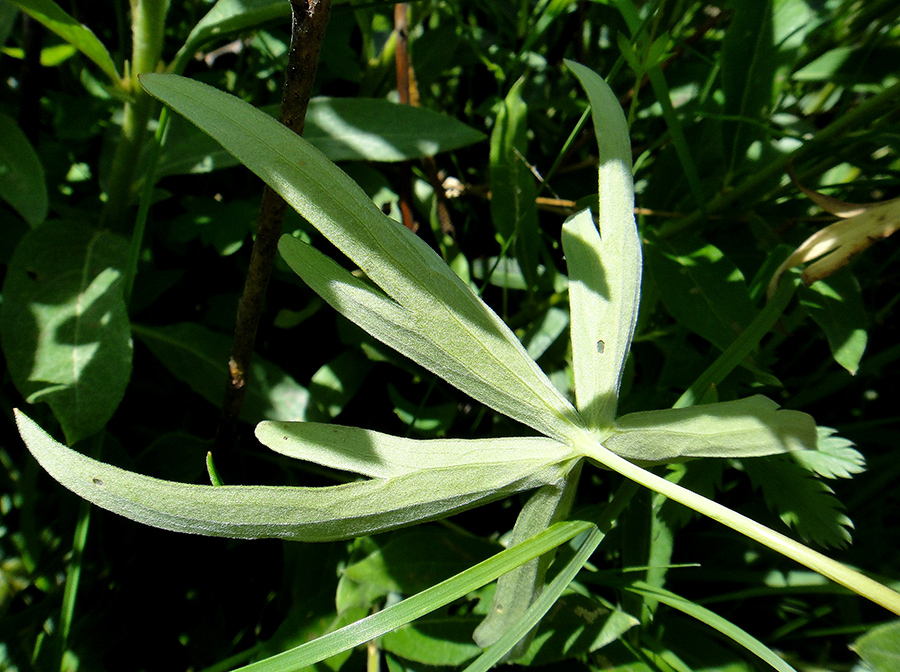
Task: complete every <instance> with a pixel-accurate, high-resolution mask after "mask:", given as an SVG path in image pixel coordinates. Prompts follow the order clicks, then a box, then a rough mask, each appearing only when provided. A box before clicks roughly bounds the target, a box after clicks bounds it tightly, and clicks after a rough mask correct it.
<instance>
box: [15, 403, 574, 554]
mask: <svg viewBox="0 0 900 672" xmlns="http://www.w3.org/2000/svg"><path fill="white" fill-rule="evenodd" d="M16 422H17V423H18V425H19V433H20V434H21V435H22V438H23V439H24V440H25V443H26V444H27V446H28V449H29V450H30V451H31V453H32V454H33V455H34V457H35V458H36V459H37V461H38V462H40V464H41V466H42V467H43V468H44V469H45V470H46V471H47V472H48V473H49V474H50V475H51V476H52V477H53V478H55V479H56V480H57V481H59V482H60V483H61V484H62V485H64V486H65V487H67V488H68V489H69V490H71V491H72V492H74V493H75V494H77V495H78V496H80V497H83V498H84V499H87V500H88V501H90V502H92V503H94V504H96V505H97V506H99V507H101V508H104V509H107V510H109V511H113V512H115V513H118V514H120V515H122V516H125V517H126V518H130V519H131V520H135V521H138V522H140V523H144V524H146V525H151V526H153V527H159V528H162V529H165V530H172V531H174V532H185V533H189V534H203V535H207V536H212V537H230V538H235V539H259V538H278V539H289V540H293V541H332V540H336V539H349V538H352V537H359V536H363V535H366V534H373V533H376V532H383V531H385V530H391V529H395V528H398V527H403V526H405V525H409V524H412V523H417V522H423V521H427V520H434V519H436V518H440V517H443V516H447V515H450V514H452V513H456V512H458V511H463V510H465V509H468V508H471V507H473V506H477V505H479V504H483V503H485V502H489V501H492V500H495V499H501V498H503V497H507V496H509V495H511V494H514V493H516V492H520V491H523V490H533V489H534V488H538V487H541V486H543V485H545V484H547V483H553V482H556V481H558V480H560V479H562V478H563V477H564V476H565V474H566V472H567V471H568V470H569V469H570V468H571V466H572V463H571V462H567V463H563V464H554V463H552V462H550V461H548V460H547V459H529V460H521V459H518V458H516V459H514V460H513V461H507V462H502V463H494V464H468V465H464V466H459V467H443V468H435V469H424V470H421V471H416V472H412V473H407V474H403V475H400V476H397V477H395V478H379V479H373V480H368V481H358V482H355V483H347V484H343V485H336V486H330V487H324V488H303V487H300V488H298V487H279V486H218V487H216V486H207V485H188V484H184V483H173V482H171V481H162V480H159V479H156V478H150V477H149V476H143V475H141V474H136V473H133V472H130V471H125V470H124V469H119V468H118V467H114V466H111V465H108V464H105V463H103V462H98V461H97V460H93V459H91V458H88V457H85V456H84V455H82V454H80V453H78V452H76V451H74V450H71V449H70V448H66V447H65V446H63V445H62V444H61V443H59V442H57V441H55V440H54V439H53V438H51V437H50V435H49V434H47V433H46V432H45V431H44V430H42V429H41V428H40V427H39V426H38V425H37V424H36V423H35V422H34V421H33V420H31V419H30V418H28V417H27V416H25V415H24V414H22V413H21V412H19V411H18V410H17V411H16Z"/></svg>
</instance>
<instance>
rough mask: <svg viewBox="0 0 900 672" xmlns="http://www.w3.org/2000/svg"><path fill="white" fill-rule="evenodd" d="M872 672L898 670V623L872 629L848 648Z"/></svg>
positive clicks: (899, 645)
mask: <svg viewBox="0 0 900 672" xmlns="http://www.w3.org/2000/svg"><path fill="white" fill-rule="evenodd" d="M850 648H851V649H853V650H854V651H856V653H858V654H859V657H860V658H862V659H863V660H864V661H865V662H866V664H867V665H868V666H869V667H870V668H871V669H872V672H896V670H898V669H900V621H892V622H890V623H886V624H884V625H882V626H880V627H878V628H874V629H873V630H871V631H870V632H868V633H866V634H865V635H863V636H862V637H860V638H859V639H857V640H856V641H855V642H853V644H852V645H851V646H850Z"/></svg>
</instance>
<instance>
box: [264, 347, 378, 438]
mask: <svg viewBox="0 0 900 672" xmlns="http://www.w3.org/2000/svg"><path fill="white" fill-rule="evenodd" d="M373 366H374V362H373V361H372V360H371V359H369V358H368V357H366V356H365V355H363V354H362V353H361V352H360V351H359V350H357V349H352V350H345V351H344V352H342V353H340V354H339V355H337V356H336V357H334V358H332V359H331V360H330V361H328V362H326V363H325V364H323V365H322V366H320V367H319V370H318V371H316V372H315V373H314V374H313V376H312V378H311V379H310V381H309V394H310V404H309V409H308V410H307V413H306V417H305V418H302V417H301V416H299V415H295V416H294V417H292V418H288V417H285V418H279V419H280V420H309V421H313V422H328V421H329V420H333V419H334V418H336V417H338V416H339V415H340V414H341V412H343V410H344V407H345V406H346V405H347V404H348V403H350V400H351V399H353V397H354V396H356V393H357V392H358V391H359V388H360V387H361V386H362V384H363V382H364V381H365V379H366V376H368V375H369V372H370V371H371V370H372V367H373Z"/></svg>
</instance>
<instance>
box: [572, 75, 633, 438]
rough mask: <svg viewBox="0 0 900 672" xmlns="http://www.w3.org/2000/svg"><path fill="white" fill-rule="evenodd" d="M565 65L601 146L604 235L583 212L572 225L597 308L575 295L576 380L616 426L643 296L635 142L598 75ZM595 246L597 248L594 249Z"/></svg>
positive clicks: (591, 407) (586, 404)
mask: <svg viewBox="0 0 900 672" xmlns="http://www.w3.org/2000/svg"><path fill="white" fill-rule="evenodd" d="M566 65H567V66H568V67H569V68H570V69H571V70H572V72H574V73H575V76H576V77H578V79H579V81H580V82H581V84H582V86H583V87H584V90H585V92H586V93H587V96H588V100H589V101H590V104H591V111H592V113H593V116H594V131H595V133H596V136H597V144H598V146H599V151H600V171H599V186H600V236H599V242H598V239H597V236H596V235H595V233H592V232H591V231H590V230H589V227H588V224H587V221H586V220H585V219H583V218H581V219H578V220H577V221H575V222H573V223H572V225H571V226H570V229H569V230H570V232H573V229H574V231H575V232H577V233H576V235H573V236H572V237H570V242H576V241H578V242H579V244H578V245H577V246H576V247H573V248H572V250H573V254H574V255H575V256H576V257H577V260H576V264H575V267H572V268H570V282H571V281H572V279H573V276H574V280H575V281H576V282H577V283H580V284H579V285H578V286H577V287H578V288H577V289H576V292H578V293H581V292H584V293H593V294H594V296H593V297H591V299H590V303H591V304H593V305H591V306H590V308H591V309H593V310H595V311H596V312H593V313H584V312H582V311H584V310H586V309H587V308H588V307H589V306H587V305H584V306H582V307H581V308H580V309H579V308H578V304H580V303H581V302H582V301H587V299H584V298H583V299H578V298H577V297H576V309H575V310H573V311H572V349H573V357H574V358H575V359H576V361H579V362H581V364H580V367H579V366H578V365H576V369H578V368H581V369H582V371H581V372H580V373H579V374H576V375H578V376H579V378H577V379H576V386H577V385H578V384H580V385H581V386H582V389H583V388H584V387H587V388H588V389H587V394H586V395H585V394H583V393H582V391H578V392H577V394H578V404H579V408H580V410H582V411H585V412H587V414H588V417H589V424H590V426H591V427H592V428H593V429H598V428H603V427H608V426H610V425H611V424H612V422H613V420H614V418H615V414H616V405H617V402H618V397H619V386H620V384H621V380H622V371H623V369H624V367H625V358H626V357H627V356H628V350H629V349H630V347H631V339H632V337H633V336H634V326H635V324H636V322H637V311H638V305H639V303H640V291H641V264H642V262H641V245H640V240H639V239H638V234H637V226H636V224H635V221H634V183H633V181H632V176H631V143H630V141H629V137H628V126H627V124H626V122H625V115H624V114H623V113H622V108H621V106H620V105H619V102H618V100H616V97H615V95H614V94H613V92H612V90H611V89H610V88H609V85H608V84H606V82H604V81H603V79H602V78H601V77H600V76H599V75H597V74H596V73H595V72H593V71H592V70H590V69H588V68H586V67H584V66H583V65H579V64H578V63H574V62H572V61H566ZM589 249H593V250H594V252H593V253H590V252H588V250H589ZM566 254H567V255H568V251H567V252H566ZM591 254H593V256H594V258H591ZM600 268H602V271H603V275H602V276H600V275H599V272H600ZM590 325H594V326H593V327H592V326H590ZM576 350H577V355H576V354H575V351H576Z"/></svg>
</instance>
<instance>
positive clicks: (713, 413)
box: [603, 395, 816, 463]
mask: <svg viewBox="0 0 900 672" xmlns="http://www.w3.org/2000/svg"><path fill="white" fill-rule="evenodd" d="M603 445H604V446H605V447H606V448H607V449H609V450H611V451H612V452H614V453H616V454H617V455H619V456H621V457H624V458H627V459H629V460H634V461H637V462H647V463H652V462H671V461H674V460H683V459H690V458H698V457H733V458H736V457H761V456H764V455H774V454H778V453H785V452H789V451H799V450H804V449H807V450H811V449H814V448H815V446H816V423H815V420H813V418H812V416H809V415H807V414H806V413H801V412H800V411H791V410H784V409H779V407H778V404H776V403H775V402H774V401H772V400H771V399H768V398H766V397H764V396H762V395H755V396H753V397H748V398H747V399H739V400H737V401H723V402H720V403H717V404H705V405H702V406H689V407H687V408H672V409H665V410H660V411H642V412H639V413H629V414H627V415H623V416H622V417H621V418H619V419H618V420H617V421H616V429H615V431H614V432H613V433H612V434H611V435H610V436H609V437H607V438H606V439H605V440H604V442H603Z"/></svg>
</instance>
